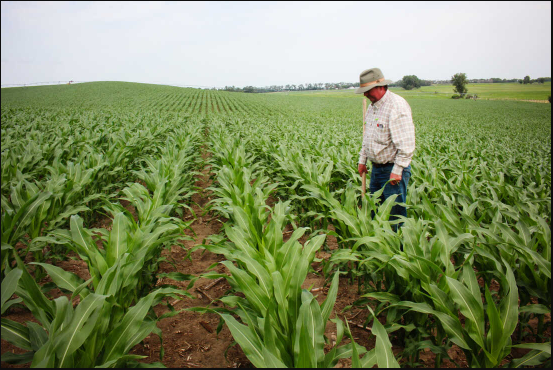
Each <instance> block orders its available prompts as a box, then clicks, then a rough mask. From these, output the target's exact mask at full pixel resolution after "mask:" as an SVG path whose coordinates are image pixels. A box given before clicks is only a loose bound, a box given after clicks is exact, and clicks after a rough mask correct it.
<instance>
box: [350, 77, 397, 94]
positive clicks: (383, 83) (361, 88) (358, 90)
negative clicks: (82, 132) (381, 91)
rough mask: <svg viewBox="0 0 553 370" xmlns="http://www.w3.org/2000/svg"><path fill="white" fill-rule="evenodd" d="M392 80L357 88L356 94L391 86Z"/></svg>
mask: <svg viewBox="0 0 553 370" xmlns="http://www.w3.org/2000/svg"><path fill="white" fill-rule="evenodd" d="M392 83H393V82H392V80H384V81H382V82H379V83H376V84H374V85H370V86H365V87H358V88H357V90H355V93H356V94H363V93H364V92H365V91H369V90H370V89H374V88H375V87H377V86H386V85H390V84H392Z"/></svg>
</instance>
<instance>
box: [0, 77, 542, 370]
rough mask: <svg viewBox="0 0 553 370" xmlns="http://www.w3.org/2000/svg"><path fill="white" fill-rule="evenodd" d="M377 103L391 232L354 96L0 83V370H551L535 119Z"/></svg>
mask: <svg viewBox="0 0 553 370" xmlns="http://www.w3.org/2000/svg"><path fill="white" fill-rule="evenodd" d="M496 85H499V84H495V85H494V87H495V86H496ZM433 88H434V86H432V87H429V89H433ZM444 88H445V87H444ZM468 88H469V93H478V94H479V96H480V94H482V97H484V95H485V94H486V92H485V91H484V90H482V92H480V91H478V92H477V91H472V90H471V85H469V86H468ZM482 88H483V87H482ZM522 88H523V87H521V88H520V89H522ZM524 88H526V87H524ZM548 88H549V93H548V94H547V95H550V84H549V85H548ZM511 89H512V90H509V91H503V92H502V91H495V92H494V91H492V90H487V91H488V92H487V93H488V94H489V95H490V97H493V98H495V97H499V98H500V97H502V96H503V95H502V94H507V95H505V97H509V98H517V99H519V100H531V99H534V98H533V96H534V95H532V94H534V93H530V92H526V91H522V90H519V91H516V90H515V88H514V87H511ZM393 91H396V92H398V93H399V94H400V95H403V96H405V98H406V99H407V101H408V102H409V104H410V106H411V109H412V112H413V120H414V123H415V129H416V151H415V154H414V157H413V160H412V163H411V166H412V177H411V179H410V181H409V187H408V196H407V202H406V207H407V218H404V219H402V220H400V221H401V222H403V226H402V227H401V228H400V229H399V231H397V232H394V231H393V228H392V226H393V223H397V222H398V221H390V220H389V214H390V209H391V206H392V205H393V201H394V199H392V198H390V199H388V200H387V201H385V202H384V203H380V202H379V200H378V199H379V194H369V193H367V194H366V196H365V197H364V198H363V197H362V195H361V177H360V176H359V174H358V173H357V160H358V154H359V151H360V147H361V139H362V138H361V135H362V98H361V97H360V96H359V95H355V94H354V93H353V91H335V92H320V91H319V92H305V93H289V94H287V93H273V94H244V93H232V92H225V91H216V90H200V89H190V88H179V87H170V86H161V85H149V84H139V83H126V82H95V83H82V84H74V85H61V86H38V87H25V88H9V89H2V98H1V134H2V137H1V147H2V149H1V150H2V157H1V160H2V165H1V166H2V182H1V187H2V199H1V200H2V224H1V232H2V255H1V257H2V262H1V278H2V295H1V296H2V300H1V310H2V311H1V313H2V320H1V321H2V366H3V367H29V366H30V367H95V366H101V367H135V366H140V367H145V366H154V367H163V366H165V367H175V368H176V367H181V368H182V367H192V368H201V367H373V366H377V367H422V368H428V367H503V366H505V367H548V366H550V365H551V105H550V104H540V103H532V102H524V101H515V100H485V99H479V100H476V101H475V100H467V99H460V100H453V99H450V98H449V99H444V98H443V97H439V96H433V95H432V94H418V95H416V94H411V93H410V92H404V91H401V90H393ZM432 91H433V90H432ZM539 94H541V93H539ZM539 94H538V93H536V95H535V96H538V95H539ZM436 95H440V94H436ZM547 95H546V97H545V99H547ZM529 96H532V97H529ZM539 96H542V95H539ZM536 99H538V100H540V99H539V98H536ZM368 167H369V168H368V169H369V171H370V163H369V166H368Z"/></svg>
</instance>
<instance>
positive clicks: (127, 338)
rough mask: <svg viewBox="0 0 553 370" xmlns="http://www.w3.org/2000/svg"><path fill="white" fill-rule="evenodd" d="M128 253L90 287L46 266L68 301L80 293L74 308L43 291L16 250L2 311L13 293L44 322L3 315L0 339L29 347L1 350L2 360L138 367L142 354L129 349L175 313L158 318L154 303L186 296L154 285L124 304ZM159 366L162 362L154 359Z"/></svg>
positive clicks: (45, 364) (37, 364)
mask: <svg viewBox="0 0 553 370" xmlns="http://www.w3.org/2000/svg"><path fill="white" fill-rule="evenodd" d="M129 256H130V255H129V254H128V253H125V254H124V255H122V256H121V257H120V258H118V260H117V262H116V263H115V264H114V265H113V266H112V267H110V268H109V269H108V270H107V271H106V273H105V274H104V276H103V277H102V279H101V280H100V282H99V284H98V286H97V288H96V289H95V290H94V291H92V290H90V289H89V288H88V285H89V284H90V282H91V280H89V281H86V282H85V281H83V280H82V279H80V278H79V277H77V276H76V275H74V274H72V273H70V272H67V271H64V270H63V269H61V268H58V267H55V266H49V267H47V270H48V272H49V273H50V274H51V277H52V279H53V280H54V282H55V283H56V284H59V287H60V288H64V289H67V290H69V291H71V292H72V295H71V300H73V298H74V297H77V296H79V298H80V300H79V303H78V304H77V306H76V307H75V308H73V305H72V304H71V302H70V300H69V299H68V298H67V297H66V296H61V297H59V298H56V299H55V300H54V301H50V300H49V299H48V298H47V297H46V296H44V294H43V293H42V292H41V289H40V287H39V286H38V285H37V284H36V282H35V281H34V279H33V278H32V276H31V275H30V274H29V272H28V271H27V270H26V268H25V266H24V264H23V262H22V261H21V259H20V258H19V256H17V253H14V257H15V259H16V260H17V267H16V268H14V269H13V270H11V271H10V272H9V273H8V274H7V276H6V279H5V280H4V281H2V310H3V311H4V310H5V309H6V308H7V307H8V306H9V305H10V301H8V298H9V297H10V296H11V294H12V293H15V294H16V295H17V296H18V297H19V298H17V300H16V301H17V302H19V301H23V303H24V304H25V306H26V307H27V308H29V309H30V311H31V312H32V314H33V316H34V317H35V318H36V319H37V320H38V321H39V322H40V324H42V325H39V324H36V323H33V322H27V323H26V324H27V325H26V326H25V325H23V324H20V323H17V322H14V321H11V320H8V319H4V318H2V339H4V340H7V341H8V342H10V343H12V344H14V345H15V346H17V347H19V348H21V349H24V350H27V352H25V353H23V354H21V355H15V354H13V353H9V352H8V353H6V354H3V355H2V361H6V362H11V363H28V362H31V367H94V366H101V367H121V366H130V365H132V364H133V363H134V364H135V366H136V360H138V359H141V358H144V357H146V356H136V355H129V354H128V352H129V351H130V350H131V349H132V348H133V346H134V345H136V344H138V343H139V342H140V341H141V340H142V339H144V338H145V337H146V336H148V335H149V334H150V333H152V332H153V333H154V334H156V335H158V336H160V339H161V331H160V330H159V329H158V328H157V327H156V322H157V321H158V320H160V319H162V318H164V317H169V316H172V315H174V314H176V313H178V312H170V313H168V314H166V315H162V316H160V317H157V316H156V315H155V313H154V312H153V310H152V307H153V306H155V305H156V304H158V303H159V302H160V301H161V299H163V298H164V297H168V296H171V297H175V298H179V296H178V295H177V294H181V295H188V296H190V295H189V293H188V292H186V291H184V290H178V289H173V288H162V289H157V290H154V291H152V292H151V293H149V294H148V295H146V296H144V297H142V298H141V299H140V300H138V301H137V302H136V304H135V305H134V306H132V307H128V308H125V309H123V308H122V307H121V306H120V305H119V304H118V294H119V292H120V290H121V288H122V287H123V285H124V284H125V278H124V275H123V273H124V266H126V265H128V264H129V262H130V261H129V260H130V258H129ZM43 266H45V267H46V264H43ZM4 289H6V294H4V291H5V290H4ZM157 366H163V365H162V364H160V363H157Z"/></svg>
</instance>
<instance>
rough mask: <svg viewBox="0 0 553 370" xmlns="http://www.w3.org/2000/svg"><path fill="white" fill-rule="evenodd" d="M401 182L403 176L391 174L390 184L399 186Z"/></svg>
mask: <svg viewBox="0 0 553 370" xmlns="http://www.w3.org/2000/svg"><path fill="white" fill-rule="evenodd" d="M400 181H401V176H399V175H396V174H395V173H391V174H390V184H392V185H397V184H399V182H400Z"/></svg>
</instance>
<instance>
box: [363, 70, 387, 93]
mask: <svg viewBox="0 0 553 370" xmlns="http://www.w3.org/2000/svg"><path fill="white" fill-rule="evenodd" d="M391 83H392V80H386V79H384V75H383V74H382V71H381V70H380V68H371V69H365V70H364V71H363V72H361V74H360V75H359V88H358V89H357V90H355V93H356V94H363V93H364V92H365V91H369V90H370V89H372V88H373V87H377V86H385V85H389V84H391Z"/></svg>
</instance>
